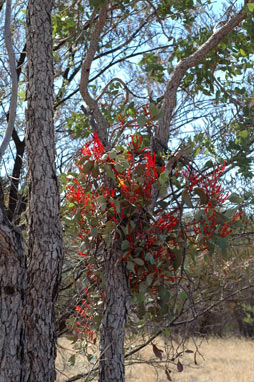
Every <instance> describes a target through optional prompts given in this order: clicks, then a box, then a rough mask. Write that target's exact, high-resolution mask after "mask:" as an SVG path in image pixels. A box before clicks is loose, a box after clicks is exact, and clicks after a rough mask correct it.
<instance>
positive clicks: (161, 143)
mask: <svg viewBox="0 0 254 382" xmlns="http://www.w3.org/2000/svg"><path fill="white" fill-rule="evenodd" d="M245 18H246V9H245V8H242V9H241V11H240V12H238V13H237V14H236V15H235V16H234V17H232V18H231V19H230V20H229V21H228V22H227V23H226V24H225V25H223V26H222V27H221V28H220V29H218V30H216V31H215V32H214V33H213V34H212V35H211V37H210V38H209V39H208V40H207V41H206V42H205V43H204V44H203V45H201V46H200V48H199V49H197V50H196V52H194V53H193V54H192V55H191V56H189V57H188V58H185V59H183V60H181V61H180V62H179V63H178V64H177V65H176V67H175V69H174V71H173V73H172V75H171V78H170V80H169V81H168V83H167V87H166V91H165V95H164V102H163V106H162V117H161V119H160V120H159V126H158V127H157V129H156V131H155V136H154V138H153V145H152V146H153V150H154V151H155V152H160V151H164V150H165V147H167V144H168V140H169V125H170V122H171V120H172V115H173V111H174V109H175V107H176V94H177V90H178V87H179V85H180V83H181V81H182V79H183V77H184V75H185V73H186V71H187V70H188V69H189V68H191V67H193V66H195V65H197V64H199V63H200V61H201V60H202V59H203V58H204V57H205V56H206V55H207V54H208V53H209V52H210V51H211V50H213V49H214V48H215V47H216V46H217V45H218V44H219V43H220V42H221V40H222V39H223V38H224V37H225V36H227V35H228V34H229V33H230V32H231V31H232V30H233V29H234V28H235V27H236V26H237V25H239V24H240V23H241V22H242V21H243V20H244V19H245Z"/></svg>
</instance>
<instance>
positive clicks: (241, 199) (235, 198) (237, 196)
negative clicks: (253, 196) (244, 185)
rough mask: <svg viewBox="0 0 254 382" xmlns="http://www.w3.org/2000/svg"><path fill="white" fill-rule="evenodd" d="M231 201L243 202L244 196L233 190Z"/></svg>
mask: <svg viewBox="0 0 254 382" xmlns="http://www.w3.org/2000/svg"><path fill="white" fill-rule="evenodd" d="M228 199H229V201H230V202H231V203H241V202H243V198H241V197H240V196H239V195H238V194H237V193H236V192H233V193H232V194H231V195H230V196H229V198H228Z"/></svg>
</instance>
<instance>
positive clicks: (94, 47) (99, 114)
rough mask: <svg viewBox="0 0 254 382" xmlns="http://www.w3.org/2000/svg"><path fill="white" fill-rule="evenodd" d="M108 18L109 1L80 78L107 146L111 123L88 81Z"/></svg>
mask: <svg viewBox="0 0 254 382" xmlns="http://www.w3.org/2000/svg"><path fill="white" fill-rule="evenodd" d="M106 18H107V3H106V4H105V5H104V6H103V7H102V8H101V11H100V14H99V18H98V21H97V23H96V26H95V29H94V32H93V34H92V37H91V41H90V46H89V48H88V51H87V54H86V57H85V59H84V62H83V64H82V69H81V80H80V87H79V89H80V93H81V95H82V97H83V100H84V101H85V103H86V104H87V106H88V108H89V114H91V115H92V117H93V118H94V119H95V121H96V130H97V133H98V136H99V138H100V139H101V141H102V143H103V144H104V146H105V147H107V146H108V139H107V130H108V127H109V125H108V122H107V121H106V119H105V118H104V116H103V114H102V112H101V110H100V109H99V106H98V102H97V101H96V100H95V99H94V98H92V97H91V95H90V93H89V91H88V82H89V73H90V69H91V64H92V62H93V59H94V56H95V53H96V51H97V48H98V43H99V39H100V36H101V32H102V30H103V27H104V25H105V22H106Z"/></svg>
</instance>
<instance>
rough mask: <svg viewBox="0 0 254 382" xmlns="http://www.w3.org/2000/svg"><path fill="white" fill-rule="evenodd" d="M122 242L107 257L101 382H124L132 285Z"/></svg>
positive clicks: (100, 370) (101, 333) (100, 367)
mask: <svg viewBox="0 0 254 382" xmlns="http://www.w3.org/2000/svg"><path fill="white" fill-rule="evenodd" d="M118 246H120V243H118V242H116V243H115V245H114V247H113V248H111V249H110V250H108V252H107V253H106V258H105V269H104V274H105V309H104V313H103V321H102V324H101V328H100V364H99V382H124V381H125V368H124V338H125V323H126V321H127V318H128V312H129V302H130V301H129V299H130V291H129V282H128V272H127V269H126V263H125V261H122V260H120V258H121V256H122V252H121V250H120V248H118Z"/></svg>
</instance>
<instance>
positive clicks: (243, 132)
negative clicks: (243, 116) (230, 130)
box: [238, 130, 249, 138]
mask: <svg viewBox="0 0 254 382" xmlns="http://www.w3.org/2000/svg"><path fill="white" fill-rule="evenodd" d="M238 135H239V137H242V138H247V137H248V136H249V132H248V130H242V131H239V132H238Z"/></svg>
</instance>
